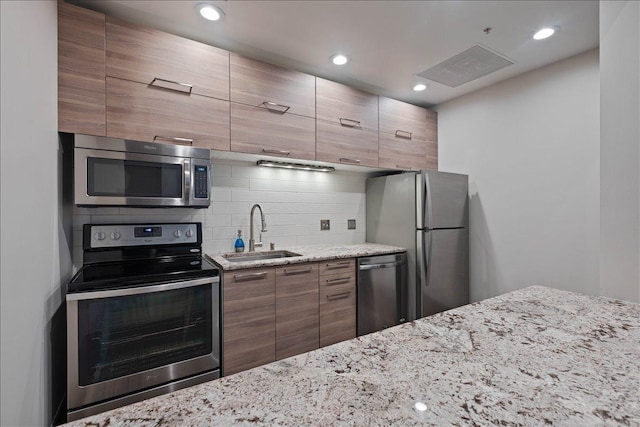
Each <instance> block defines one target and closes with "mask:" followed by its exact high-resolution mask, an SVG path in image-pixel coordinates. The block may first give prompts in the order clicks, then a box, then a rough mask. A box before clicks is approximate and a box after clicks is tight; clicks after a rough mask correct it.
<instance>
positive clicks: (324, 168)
mask: <svg viewBox="0 0 640 427" xmlns="http://www.w3.org/2000/svg"><path fill="white" fill-rule="evenodd" d="M256 164H257V165H258V166H266V167H270V168H283V169H295V170H302V171H315V172H335V170H336V168H334V167H333V166H316V165H305V164H302V163H288V162H274V161H271V160H258V162H257V163H256Z"/></svg>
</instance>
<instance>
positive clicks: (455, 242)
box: [416, 229, 469, 317]
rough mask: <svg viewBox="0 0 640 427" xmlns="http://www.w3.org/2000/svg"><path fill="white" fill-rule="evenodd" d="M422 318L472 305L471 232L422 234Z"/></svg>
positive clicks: (420, 251) (417, 236) (419, 250)
mask: <svg viewBox="0 0 640 427" xmlns="http://www.w3.org/2000/svg"><path fill="white" fill-rule="evenodd" d="M416 240H417V245H418V263H417V264H418V265H417V270H418V271H417V275H418V278H419V283H420V284H419V288H420V294H421V298H420V304H421V307H420V312H421V315H420V316H418V317H425V316H430V315H432V314H435V313H439V312H441V311H445V310H449V309H451V308H455V307H459V306H461V305H465V304H468V303H469V231H468V230H467V229H454V230H435V231H418V232H417V235H416Z"/></svg>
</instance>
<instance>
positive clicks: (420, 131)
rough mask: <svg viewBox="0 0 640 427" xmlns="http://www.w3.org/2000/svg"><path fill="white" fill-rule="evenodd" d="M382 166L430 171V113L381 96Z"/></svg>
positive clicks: (380, 164)
mask: <svg viewBox="0 0 640 427" xmlns="http://www.w3.org/2000/svg"><path fill="white" fill-rule="evenodd" d="M379 111H380V135H379V137H380V151H379V155H380V159H379V166H380V167H383V168H390V169H403V170H420V169H426V168H427V164H428V162H427V115H428V114H429V112H430V111H429V110H427V109H425V108H422V107H418V106H415V105H412V104H407V103H406V102H401V101H396V100H395V99H391V98H386V97H384V96H381V97H380V100H379Z"/></svg>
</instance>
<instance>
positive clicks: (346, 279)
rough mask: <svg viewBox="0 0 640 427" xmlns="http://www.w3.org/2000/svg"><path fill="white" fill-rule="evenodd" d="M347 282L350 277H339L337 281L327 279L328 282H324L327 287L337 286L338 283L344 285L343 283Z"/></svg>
mask: <svg viewBox="0 0 640 427" xmlns="http://www.w3.org/2000/svg"><path fill="white" fill-rule="evenodd" d="M349 280H351V276H349V277H340V278H338V279H329V280H327V281H326V283H327V285H328V286H331V285H337V284H339V283H345V282H348V281H349Z"/></svg>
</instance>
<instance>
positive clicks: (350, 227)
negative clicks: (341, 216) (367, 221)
mask: <svg viewBox="0 0 640 427" xmlns="http://www.w3.org/2000/svg"><path fill="white" fill-rule="evenodd" d="M355 229H356V220H355V219H348V220H347V230H355Z"/></svg>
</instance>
